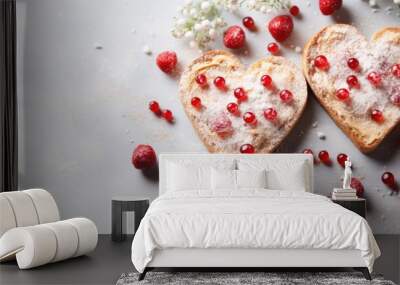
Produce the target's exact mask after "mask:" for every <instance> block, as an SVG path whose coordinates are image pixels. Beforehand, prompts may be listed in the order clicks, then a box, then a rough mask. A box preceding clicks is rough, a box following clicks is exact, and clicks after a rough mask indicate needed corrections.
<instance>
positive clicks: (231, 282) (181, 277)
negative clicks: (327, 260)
mask: <svg viewBox="0 0 400 285" xmlns="http://www.w3.org/2000/svg"><path fill="white" fill-rule="evenodd" d="M138 276H139V274H138V273H124V274H122V275H121V277H120V278H119V279H118V281H117V285H146V284H157V285H164V284H169V285H186V284H212V285H219V284H221V285H236V284H237V285H239V284H240V285H247V284H249V285H250V284H251V285H254V284H266V285H298V284H310V285H311V284H316V285H322V284H324V285H350V284H351V285H358V284H368V285H395V283H393V282H392V281H388V280H384V279H383V277H382V276H379V275H373V276H372V277H373V280H372V281H368V280H366V279H365V278H364V276H363V275H362V274H361V273H359V272H148V273H147V274H146V278H145V279H144V280H142V281H138V280H137V279H138Z"/></svg>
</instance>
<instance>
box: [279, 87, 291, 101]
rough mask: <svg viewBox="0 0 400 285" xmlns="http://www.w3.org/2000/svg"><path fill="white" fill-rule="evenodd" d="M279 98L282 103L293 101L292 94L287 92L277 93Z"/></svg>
mask: <svg viewBox="0 0 400 285" xmlns="http://www.w3.org/2000/svg"><path fill="white" fill-rule="evenodd" d="M279 97H280V98H281V100H282V101H283V102H284V103H290V102H291V101H292V100H293V94H292V92H290V91H289V90H282V91H281V92H279Z"/></svg>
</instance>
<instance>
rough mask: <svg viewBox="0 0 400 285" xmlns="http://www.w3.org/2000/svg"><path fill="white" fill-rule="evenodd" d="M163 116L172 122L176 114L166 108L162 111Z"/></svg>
mask: <svg viewBox="0 0 400 285" xmlns="http://www.w3.org/2000/svg"><path fill="white" fill-rule="evenodd" d="M162 116H163V117H164V119H166V120H167V121H168V122H172V121H173V120H174V115H173V114H172V112H171V111H170V110H168V109H166V110H164V111H163V112H162Z"/></svg>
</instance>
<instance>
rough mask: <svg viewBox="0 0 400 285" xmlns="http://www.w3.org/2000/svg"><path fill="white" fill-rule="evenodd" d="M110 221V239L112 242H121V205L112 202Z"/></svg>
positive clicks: (117, 202)
mask: <svg viewBox="0 0 400 285" xmlns="http://www.w3.org/2000/svg"><path fill="white" fill-rule="evenodd" d="M111 215H112V218H111V219H112V220H111V225H112V226H111V239H112V240H113V241H122V240H123V239H124V237H123V234H122V203H120V202H119V201H112V213H111Z"/></svg>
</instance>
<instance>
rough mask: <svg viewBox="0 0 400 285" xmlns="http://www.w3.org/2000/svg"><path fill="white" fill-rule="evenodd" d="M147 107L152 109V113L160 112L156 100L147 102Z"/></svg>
mask: <svg viewBox="0 0 400 285" xmlns="http://www.w3.org/2000/svg"><path fill="white" fill-rule="evenodd" d="M149 109H150V111H152V112H153V113H154V114H159V113H160V105H159V104H158V102H157V101H151V102H150V103H149Z"/></svg>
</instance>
